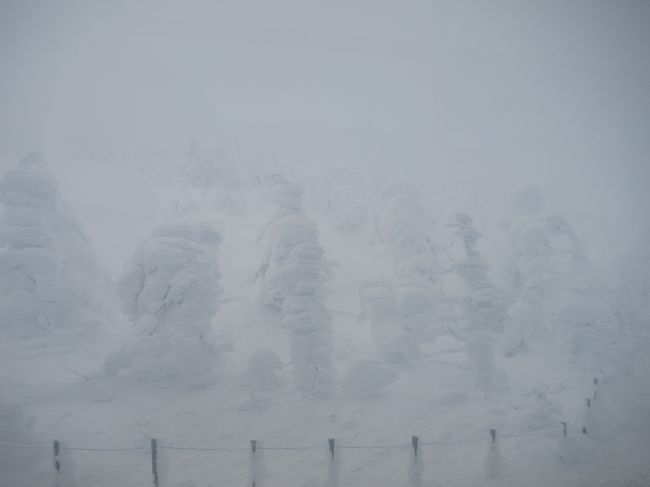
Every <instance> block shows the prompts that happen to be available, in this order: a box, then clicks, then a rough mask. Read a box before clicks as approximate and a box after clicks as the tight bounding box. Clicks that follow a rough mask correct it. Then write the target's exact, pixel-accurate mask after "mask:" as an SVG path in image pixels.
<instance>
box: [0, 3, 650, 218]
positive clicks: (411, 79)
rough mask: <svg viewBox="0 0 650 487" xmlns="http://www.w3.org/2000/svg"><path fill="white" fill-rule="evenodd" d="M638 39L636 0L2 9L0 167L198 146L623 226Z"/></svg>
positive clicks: (123, 157) (636, 111)
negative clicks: (536, 188)
mask: <svg viewBox="0 0 650 487" xmlns="http://www.w3.org/2000/svg"><path fill="white" fill-rule="evenodd" d="M649 46H650V2H647V1H646V0H621V1H612V0H570V1H566V0H565V1H560V0H544V1H542V0H537V1H515V0H512V1H509V0H506V1H503V0H500V1H498V2H478V1H476V2H474V1H423V0H409V1H403V0H402V1H397V0H394V1H385V0H379V1H378V0H373V1H367V0H352V1H346V2H343V1H341V2H336V1H335V2H307V1H286V0H280V1H272V2H262V1H256V2H248V1H218V0H214V1H207V0H189V1H162V0H161V1H143V0H116V1H110V2H98V1H77V2H70V1H56V0H52V1H24V0H0V70H1V75H0V107H1V108H0V156H1V157H2V167H8V166H10V165H12V164H14V163H15V161H16V159H17V158H19V157H20V156H21V154H23V153H24V152H25V151H27V150H29V149H31V148H39V149H41V150H42V151H44V152H45V154H46V156H47V157H48V158H49V159H50V160H51V161H53V164H54V165H55V166H57V165H58V166H60V167H63V166H65V165H66V164H68V163H69V161H75V162H77V163H78V162H80V161H86V160H88V161H95V162H96V163H97V164H98V165H110V166H112V167H113V168H115V167H117V168H118V169H119V170H120V171H123V172H124V174H126V173H128V171H129V170H130V169H131V168H132V167H133V164H134V163H138V164H144V165H147V166H148V167H150V168H151V167H153V168H155V167H156V165H157V164H160V165H163V164H168V163H171V162H172V161H176V160H178V159H179V157H181V154H182V153H183V152H184V151H185V149H186V147H187V144H188V141H189V140H191V139H195V140H197V141H199V142H200V143H203V144H208V145H209V144H220V145H222V146H223V147H224V148H225V149H226V150H227V151H229V152H230V153H231V154H234V153H236V154H241V155H243V157H246V158H253V159H254V158H262V159H273V158H277V159H280V160H283V161H286V162H288V163H290V164H294V165H295V164H311V165H314V166H323V167H331V166H343V165H351V166H355V167H360V168H363V169H374V168H387V167H388V168H391V167H392V168H399V172H400V173H402V174H406V175H408V176H409V177H412V178H417V179H419V180H423V179H427V178H428V179H429V180H430V181H431V188H432V189H433V190H436V189H437V188H441V187H444V185H445V184H447V185H449V184H451V186H452V187H458V188H464V187H466V188H471V190H472V191H474V190H476V188H479V187H483V188H485V187H486V185H487V186H488V187H489V188H492V190H493V191H496V192H499V191H502V190H503V189H504V188H509V187H510V186H512V185H514V184H519V183H521V182H528V181H532V182H536V183H539V184H541V185H542V186H543V187H544V188H546V190H547V191H551V192H553V191H554V190H556V192H557V193H558V194H560V195H561V196H562V197H564V199H565V200H570V199H571V196H573V197H575V201H573V202H572V201H568V204H572V203H575V205H574V206H576V207H579V208H582V209H584V208H593V209H594V210H596V211H597V210H598V209H599V208H600V207H601V206H603V207H605V206H610V207H616V210H615V211H613V214H614V215H616V214H618V215H620V214H621V213H622V212H624V211H625V210H629V209H634V208H641V207H644V206H647V203H648V201H649V200H648V198H647V196H646V186H647V183H648V180H650V161H649V159H650V158H649V155H650V88H649V87H650V55H649V54H648V52H649ZM64 169H65V168H63V169H62V171H61V172H62V174H63V175H62V176H61V177H62V178H63V179H64V182H66V181H67V182H70V176H69V174H68V176H65V174H66V173H65V170H64ZM93 174H96V175H97V176H96V177H97V179H96V180H94V181H93V180H92V178H93ZM66 178H68V179H66ZM74 183H75V185H84V184H88V185H90V186H91V187H93V186H95V187H97V191H99V192H100V193H101V190H100V189H99V188H100V187H101V185H102V183H103V175H102V171H101V170H97V171H94V172H88V173H85V174H84V175H83V177H80V179H79V180H78V181H74ZM97 191H93V193H97ZM95 197H101V195H100V196H95ZM106 197H108V193H107V195H106ZM73 199H74V197H73ZM594 205H595V206H594ZM598 205H601V206H598ZM639 215H641V213H640V214H639Z"/></svg>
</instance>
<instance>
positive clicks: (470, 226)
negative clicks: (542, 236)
mask: <svg viewBox="0 0 650 487" xmlns="http://www.w3.org/2000/svg"><path fill="white" fill-rule="evenodd" d="M449 225H450V226H451V227H452V228H455V229H457V232H458V237H459V238H460V240H461V241H462V243H463V248H464V251H465V258H464V259H463V260H462V261H461V262H458V263H457V264H456V266H455V269H456V273H457V274H458V275H459V276H460V278H461V279H462V281H463V282H464V283H465V286H466V292H467V301H466V310H467V321H468V326H467V328H466V336H467V345H468V353H469V355H470V359H471V360H472V364H473V368H474V372H475V375H476V378H477V382H478V384H479V385H480V386H482V387H484V388H485V389H486V390H487V391H501V390H503V387H504V380H505V379H504V377H503V373H502V372H501V371H499V370H498V369H497V368H496V365H495V360H494V353H493V351H492V342H493V341H494V334H495V333H498V332H500V331H502V330H503V329H504V327H505V326H506V323H507V320H508V316H507V313H506V309H507V303H506V300H505V298H504V296H503V295H502V294H501V292H500V291H499V290H498V289H497V288H496V286H495V285H494V284H493V283H492V281H491V280H490V278H489V276H488V272H487V265H486V264H485V262H484V260H483V257H482V256H481V254H480V252H479V251H478V249H477V244H478V239H479V237H480V236H481V234H480V233H479V232H478V231H477V230H476V229H475V228H474V222H473V220H472V218H471V217H470V216H469V215H467V214H464V213H458V214H457V215H456V216H455V219H454V221H453V222H452V223H450V224H449Z"/></svg>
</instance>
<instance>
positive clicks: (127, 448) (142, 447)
mask: <svg viewBox="0 0 650 487" xmlns="http://www.w3.org/2000/svg"><path fill="white" fill-rule="evenodd" d="M64 447H65V449H66V450H69V451H136V450H145V449H148V447H146V446H131V447H124V448H81V447H66V446H65V445H64Z"/></svg>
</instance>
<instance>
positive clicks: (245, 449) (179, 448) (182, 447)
mask: <svg viewBox="0 0 650 487" xmlns="http://www.w3.org/2000/svg"><path fill="white" fill-rule="evenodd" d="M158 449H159V450H181V451H229V452H232V451H248V450H249V449H248V448H201V447H193V446H173V445H168V446H166V445H159V446H158Z"/></svg>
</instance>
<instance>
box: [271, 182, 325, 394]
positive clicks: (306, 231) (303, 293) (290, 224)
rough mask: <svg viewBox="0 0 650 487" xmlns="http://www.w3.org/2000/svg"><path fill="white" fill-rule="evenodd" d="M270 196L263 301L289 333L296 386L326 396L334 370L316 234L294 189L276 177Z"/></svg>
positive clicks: (300, 194)
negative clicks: (271, 205) (271, 207)
mask: <svg viewBox="0 0 650 487" xmlns="http://www.w3.org/2000/svg"><path fill="white" fill-rule="evenodd" d="M271 196H272V199H273V201H274V202H275V203H276V204H277V205H278V206H279V209H278V211H277V213H276V214H275V216H274V217H273V220H272V221H271V222H270V223H269V225H268V226H267V228H266V231H265V235H264V236H265V239H266V241H267V245H268V254H267V257H266V261H265V262H264V264H263V266H262V300H263V302H264V303H265V304H267V305H271V306H274V307H276V308H277V309H279V310H280V312H281V314H282V321H283V323H284V324H285V325H286V326H287V328H288V330H289V336H290V338H289V340H290V349H291V360H292V362H293V369H294V375H295V381H296V386H297V387H298V388H299V389H300V390H302V391H305V392H309V393H312V394H315V395H322V394H326V393H327V390H328V388H329V386H330V385H331V384H332V382H333V380H334V367H333V363H332V358H331V317H330V315H329V313H328V311H327V309H326V308H325V305H324V293H323V278H322V275H321V266H322V262H321V261H322V256H323V249H322V248H321V247H320V245H319V242H318V229H317V227H316V225H315V224H314V222H313V221H311V220H310V219H309V218H307V217H306V216H305V215H304V213H303V211H302V206H303V205H302V192H301V190H300V188H299V187H298V186H297V185H295V184H292V183H289V182H287V181H285V180H284V179H282V178H281V177H279V176H274V177H273V178H272V179H271Z"/></svg>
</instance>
